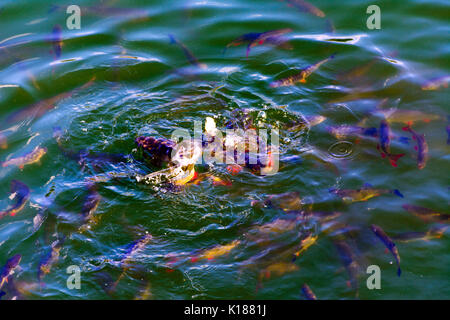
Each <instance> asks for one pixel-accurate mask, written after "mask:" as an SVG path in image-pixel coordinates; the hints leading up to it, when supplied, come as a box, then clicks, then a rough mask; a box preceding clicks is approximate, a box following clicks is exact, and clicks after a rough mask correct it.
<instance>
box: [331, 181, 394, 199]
mask: <svg viewBox="0 0 450 320" xmlns="http://www.w3.org/2000/svg"><path fill="white" fill-rule="evenodd" d="M329 191H330V192H331V193H334V194H336V195H337V196H339V197H340V198H342V200H344V201H345V202H359V201H367V200H369V199H371V198H374V197H378V196H381V195H383V194H388V193H393V194H395V195H397V196H399V197H400V198H403V194H401V193H400V191H399V190H397V189H393V190H388V189H376V188H373V187H372V186H371V185H369V184H365V185H364V186H363V187H362V188H361V189H340V190H339V189H334V188H332V189H330V190H329Z"/></svg>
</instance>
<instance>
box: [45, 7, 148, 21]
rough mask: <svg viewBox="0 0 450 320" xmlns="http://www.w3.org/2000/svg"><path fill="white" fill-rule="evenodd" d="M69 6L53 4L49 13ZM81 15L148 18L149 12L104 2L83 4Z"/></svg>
mask: <svg viewBox="0 0 450 320" xmlns="http://www.w3.org/2000/svg"><path fill="white" fill-rule="evenodd" d="M66 9H67V6H63V5H51V6H50V9H49V10H48V12H49V13H53V12H56V11H66ZM81 15H98V16H105V17H111V16H123V17H127V16H132V17H137V18H148V17H147V15H148V13H147V12H146V11H142V10H140V9H134V8H125V7H111V6H106V5H104V4H98V5H94V6H81Z"/></svg>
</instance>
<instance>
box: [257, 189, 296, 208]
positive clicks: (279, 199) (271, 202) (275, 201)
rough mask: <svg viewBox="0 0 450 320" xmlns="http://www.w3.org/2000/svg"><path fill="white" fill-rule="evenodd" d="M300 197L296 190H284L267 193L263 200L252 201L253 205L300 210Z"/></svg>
mask: <svg viewBox="0 0 450 320" xmlns="http://www.w3.org/2000/svg"><path fill="white" fill-rule="evenodd" d="M302 205H303V204H302V199H301V197H300V193H299V192H298V191H291V192H285V193H281V194H271V195H268V196H267V198H266V200H264V201H253V202H252V206H254V207H269V208H275V209H281V210H283V211H293V210H300V209H301V208H302Z"/></svg>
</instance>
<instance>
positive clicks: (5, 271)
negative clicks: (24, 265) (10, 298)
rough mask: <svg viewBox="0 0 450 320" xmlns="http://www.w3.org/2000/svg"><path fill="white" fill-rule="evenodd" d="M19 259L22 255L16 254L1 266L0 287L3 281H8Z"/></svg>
mask: <svg viewBox="0 0 450 320" xmlns="http://www.w3.org/2000/svg"><path fill="white" fill-rule="evenodd" d="M21 260H22V256H21V255H20V254H16V255H15V256H13V257H12V258H10V259H8V261H6V264H5V265H4V266H3V268H2V269H1V273H0V289H1V288H2V287H3V285H4V284H5V283H8V280H9V277H11V276H12V275H13V274H14V270H15V269H16V268H17V267H18V266H19V264H20V261H21Z"/></svg>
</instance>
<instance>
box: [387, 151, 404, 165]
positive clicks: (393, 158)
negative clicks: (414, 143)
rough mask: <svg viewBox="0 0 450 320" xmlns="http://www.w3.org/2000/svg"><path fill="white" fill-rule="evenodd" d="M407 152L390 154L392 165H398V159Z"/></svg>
mask: <svg viewBox="0 0 450 320" xmlns="http://www.w3.org/2000/svg"><path fill="white" fill-rule="evenodd" d="M404 155H405V154H404V153H400V154H391V155H389V162H390V163H391V165H392V166H393V167H397V161H398V159H400V158H401V157H403V156H404Z"/></svg>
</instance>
